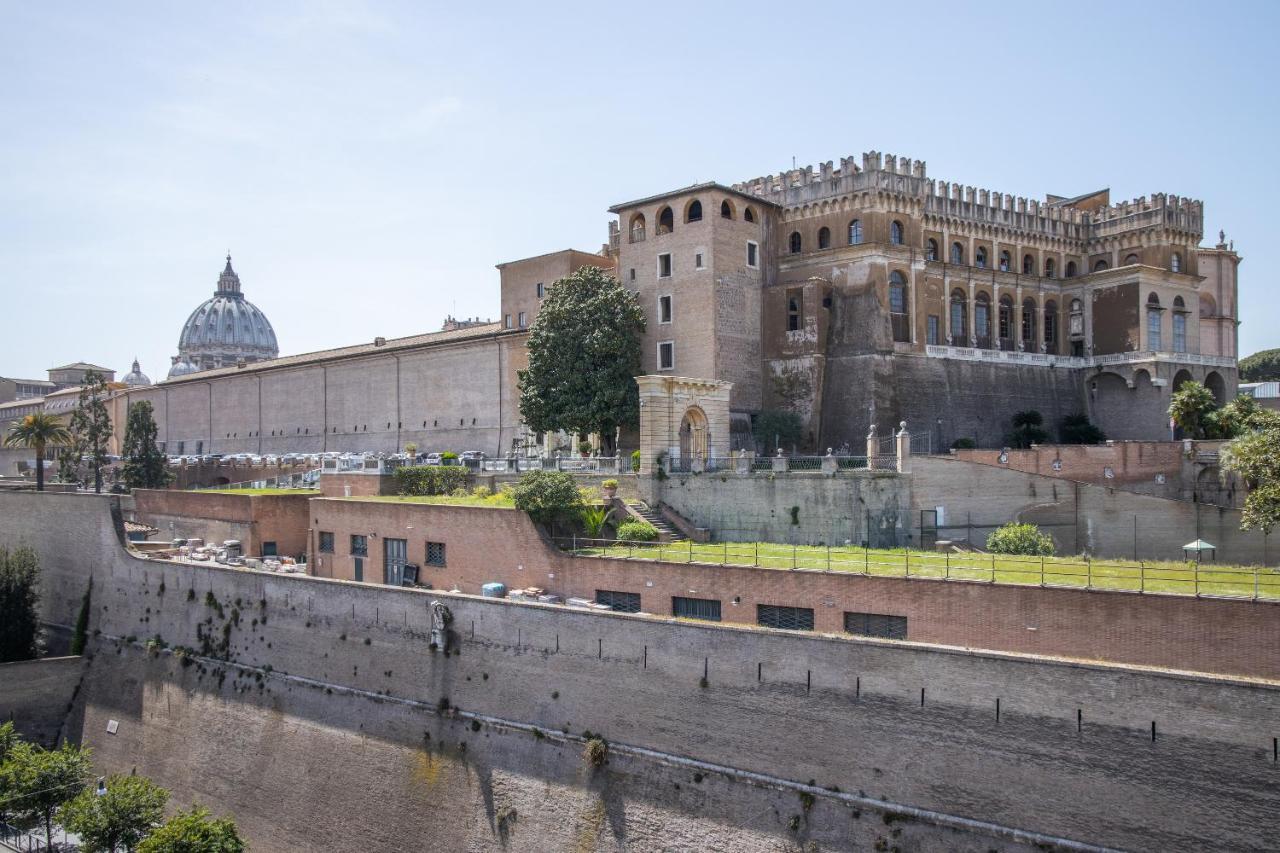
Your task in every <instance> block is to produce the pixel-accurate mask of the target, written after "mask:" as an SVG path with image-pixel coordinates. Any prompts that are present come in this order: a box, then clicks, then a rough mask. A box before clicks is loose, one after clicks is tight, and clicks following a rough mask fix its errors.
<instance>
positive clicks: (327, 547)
mask: <svg viewBox="0 0 1280 853" xmlns="http://www.w3.org/2000/svg"><path fill="white" fill-rule="evenodd" d="M320 551H321V553H323V554H332V553H333V534H332V533H329V532H327V531H324V530H321V531H320Z"/></svg>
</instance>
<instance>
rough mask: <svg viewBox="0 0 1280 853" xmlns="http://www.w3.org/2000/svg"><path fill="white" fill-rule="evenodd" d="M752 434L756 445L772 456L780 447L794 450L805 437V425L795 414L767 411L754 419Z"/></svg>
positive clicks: (784, 410)
mask: <svg viewBox="0 0 1280 853" xmlns="http://www.w3.org/2000/svg"><path fill="white" fill-rule="evenodd" d="M751 432H752V435H753V436H754V437H755V440H756V444H758V445H759V446H760V447H762V448H764V452H765V453H769V454H771V453H773V451H775V450H777V449H778V448H779V447H783V448H786V447H790V448H793V449H794V448H795V446H796V445H798V444H799V443H800V439H801V438H802V437H803V435H804V424H803V423H801V421H800V416H799V415H797V414H796V413H795V412H792V411H789V410H786V409H766V410H765V411H763V412H760V413H759V414H758V415H756V416H755V418H753V419H752V422H751Z"/></svg>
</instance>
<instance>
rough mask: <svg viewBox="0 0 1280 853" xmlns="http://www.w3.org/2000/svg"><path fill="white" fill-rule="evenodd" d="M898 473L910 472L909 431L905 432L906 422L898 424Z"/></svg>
mask: <svg viewBox="0 0 1280 853" xmlns="http://www.w3.org/2000/svg"><path fill="white" fill-rule="evenodd" d="M898 427H899V429H898V435H897V439H898V473H899V474H910V473H911V433H909V432H907V422H906V421H903V422H902V423H901V424H899V425H898Z"/></svg>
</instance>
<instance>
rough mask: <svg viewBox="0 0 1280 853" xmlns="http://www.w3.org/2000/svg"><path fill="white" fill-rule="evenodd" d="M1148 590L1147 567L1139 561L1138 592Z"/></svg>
mask: <svg viewBox="0 0 1280 853" xmlns="http://www.w3.org/2000/svg"><path fill="white" fill-rule="evenodd" d="M1146 591H1147V567H1146V566H1144V565H1143V564H1142V561H1141V560H1139V561H1138V592H1146Z"/></svg>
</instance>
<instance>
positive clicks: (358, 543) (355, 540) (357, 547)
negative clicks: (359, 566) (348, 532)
mask: <svg viewBox="0 0 1280 853" xmlns="http://www.w3.org/2000/svg"><path fill="white" fill-rule="evenodd" d="M351 556H353V557H367V556H369V538H368V537H367V536H359V535H356V534H352V536H351Z"/></svg>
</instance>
